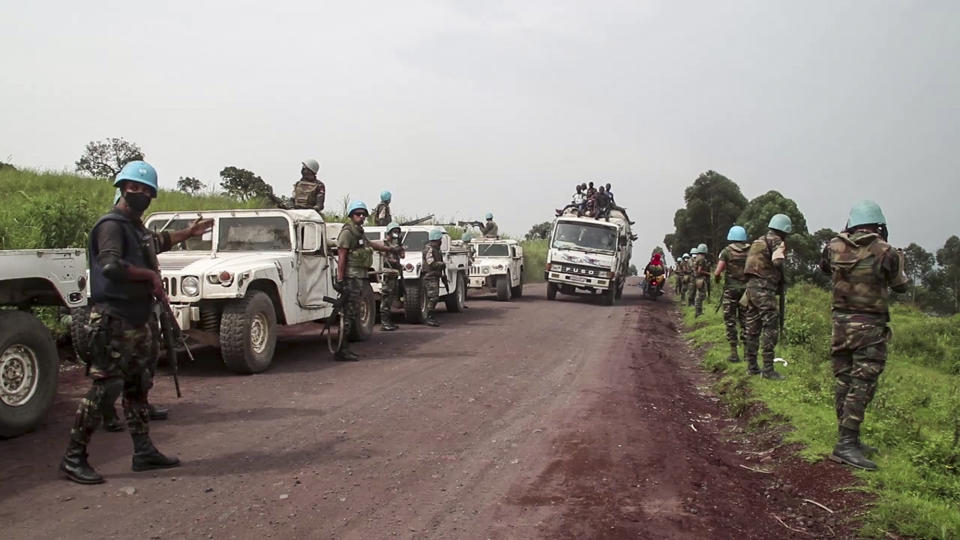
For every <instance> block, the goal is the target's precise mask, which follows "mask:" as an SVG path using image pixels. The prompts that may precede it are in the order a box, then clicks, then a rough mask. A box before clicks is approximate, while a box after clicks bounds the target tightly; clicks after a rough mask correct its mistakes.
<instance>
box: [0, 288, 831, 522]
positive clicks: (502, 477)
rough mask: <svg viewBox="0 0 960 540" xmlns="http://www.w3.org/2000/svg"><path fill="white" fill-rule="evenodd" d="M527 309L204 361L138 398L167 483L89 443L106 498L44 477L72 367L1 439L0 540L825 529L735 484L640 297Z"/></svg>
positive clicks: (712, 424)
mask: <svg viewBox="0 0 960 540" xmlns="http://www.w3.org/2000/svg"><path fill="white" fill-rule="evenodd" d="M525 290H526V296H525V297H524V298H522V299H517V300H515V301H513V302H511V303H499V302H495V301H493V300H487V299H472V300H471V302H470V303H469V306H470V309H469V310H468V311H467V312H466V313H464V314H453V313H451V314H447V313H444V312H442V311H441V313H440V318H441V322H442V323H443V326H442V327H441V328H439V329H430V328H426V327H420V326H417V327H412V326H407V325H403V326H401V330H400V331H398V332H395V333H393V334H382V333H380V332H379V331H378V332H377V333H376V334H375V337H374V339H373V340H372V341H370V342H368V343H364V344H361V345H359V346H358V347H357V350H358V352H360V353H361V354H362V355H363V360H362V361H361V362H358V363H346V364H344V363H337V362H334V361H332V359H331V357H330V355H329V354H328V353H327V352H326V350H325V348H323V346H322V345H321V344H320V343H319V342H318V341H317V340H316V335H315V330H316V329H315V328H299V329H297V332H294V333H293V335H291V336H288V337H287V338H286V339H284V340H283V341H282V343H281V345H280V346H279V347H278V357H277V359H276V360H275V364H274V367H273V368H272V369H271V370H270V371H269V372H267V373H264V374H260V375H255V376H249V377H240V376H234V375H229V374H227V373H225V372H224V370H223V369H222V367H221V366H219V365H218V364H217V360H216V357H215V356H214V355H213V354H211V353H206V354H202V355H200V359H199V361H198V363H197V364H194V365H189V366H186V368H185V370H184V371H185V373H184V374H183V375H182V380H181V385H182V387H183V389H184V394H185V395H184V398H183V399H181V400H179V401H177V400H176V399H175V398H174V396H173V389H172V383H171V382H170V380H169V378H167V377H162V378H160V379H159V380H158V383H157V387H156V388H155V390H154V392H153V393H152V399H153V401H154V402H156V403H159V404H163V405H169V406H170V407H171V418H170V420H168V421H166V422H155V423H153V424H152V425H151V427H152V429H153V436H154V440H155V442H156V443H157V446H158V447H159V448H160V449H161V450H163V451H165V452H168V453H173V454H177V455H178V456H179V457H180V458H181V459H182V460H183V461H184V464H183V466H182V467H180V468H178V469H172V470H169V471H162V472H156V473H133V472H131V471H130V454H131V443H130V438H129V436H128V435H127V434H126V433H105V432H99V433H97V434H96V436H95V437H94V441H93V443H92V445H91V447H90V454H91V463H92V464H93V465H94V466H95V467H96V468H97V469H98V470H99V471H100V472H102V473H103V474H104V475H105V476H106V477H107V479H108V482H107V483H106V484H103V485H100V486H93V487H85V486H79V485H76V484H73V483H70V482H68V481H66V480H63V479H61V478H59V477H58V474H57V463H58V460H59V458H60V456H61V453H62V451H63V449H64V447H65V445H66V441H67V434H68V431H69V428H70V424H71V422H72V416H73V412H74V410H75V408H76V402H77V399H78V397H79V396H80V395H81V394H82V393H83V392H84V391H85V390H86V383H85V382H84V381H83V379H82V376H81V375H82V374H81V373H79V372H78V371H76V370H74V371H72V372H70V373H68V374H66V375H65V377H64V378H65V381H64V382H63V384H61V393H60V395H59V396H58V402H57V404H56V406H55V408H54V410H53V413H52V414H51V415H50V418H49V420H48V421H47V423H46V424H45V425H43V426H41V428H40V429H39V430H38V431H36V432H34V433H32V434H29V435H26V436H23V437H20V438H18V439H14V440H9V441H0V455H2V456H3V457H2V463H0V530H2V531H3V533H4V534H3V536H4V538H10V539H14V538H17V539H19V538H57V537H65V536H68V535H69V537H70V538H130V537H137V538H262V537H276V538H386V537H406V538H537V537H543V538H557V537H569V538H591V537H593V538H618V537H623V538H708V537H712V538H727V537H746V538H764V537H781V538H782V537H790V536H791V535H793V534H797V536H798V537H804V536H805V535H801V534H799V533H793V532H791V531H790V530H789V529H788V528H786V525H787V524H789V525H790V526H791V527H793V528H796V529H797V530H801V529H800V528H804V529H806V530H808V531H812V532H813V533H815V534H826V533H827V529H830V525H829V524H826V523H821V522H820V521H817V520H816V519H813V518H811V519H810V521H807V522H805V521H803V520H804V519H806V518H805V516H807V515H811V516H815V515H816V513H817V512H821V511H820V510H819V509H815V508H811V509H807V508H806V507H805V506H804V504H803V503H802V502H801V499H802V498H803V497H805V496H809V495H807V493H808V492H809V490H814V489H815V488H814V487H809V488H803V487H798V486H796V485H791V484H790V482H792V480H791V479H790V478H785V477H782V476H778V475H776V474H772V475H771V474H765V473H763V472H755V471H751V470H747V469H745V468H743V467H741V465H746V466H750V467H752V468H754V469H757V470H761V471H762V469H760V468H759V467H761V466H762V465H759V466H758V463H757V462H753V463H751V462H750V461H749V458H747V457H744V456H747V455H748V454H745V453H744V452H746V451H749V450H756V451H762V450H766V448H767V447H756V448H754V447H752V445H753V444H754V443H752V442H751V441H749V440H746V439H745V438H744V436H743V435H742V433H741V430H740V429H739V427H738V426H737V424H736V422H734V421H731V420H726V419H724V418H723V412H722V411H721V409H720V407H719V406H718V404H717V400H716V398H714V397H712V396H711V395H710V394H709V393H708V392H706V389H705V387H706V385H707V384H708V381H707V379H706V378H705V376H704V374H702V373H701V372H700V371H699V369H697V368H696V360H695V358H694V357H693V356H692V355H691V354H690V353H689V351H688V350H687V348H686V345H685V343H684V342H683V340H682V336H681V335H680V333H679V332H678V331H677V324H678V323H677V319H676V314H675V311H674V308H673V307H672V305H671V304H670V303H669V302H668V301H665V300H661V301H660V302H647V301H642V300H640V299H639V298H638V293H637V288H636V287H629V288H628V291H627V292H626V295H625V297H624V299H623V302H622V303H621V304H619V305H617V306H615V307H612V308H610V307H603V306H601V305H599V304H595V303H591V302H589V301H584V300H581V299H574V298H570V297H563V296H561V297H560V298H561V300H559V301H556V302H548V301H546V300H545V299H544V288H543V287H542V286H537V285H529V286H527V287H526V289H525ZM738 437H739V440H740V442H737V439H738ZM809 468H812V467H809ZM788 473H789V471H788V472H785V473H784V474H788ZM790 474H792V475H793V476H794V477H797V478H807V477H809V475H810V471H809V470H807V469H803V468H802V467H801V469H798V470H796V471H793V472H792V473H790ZM805 490H806V491H805ZM818 496H819V497H821V498H823V497H824V496H825V495H823V494H822V493H821V494H819V495H818ZM821 502H823V501H821ZM827 503H829V504H833V505H836V504H839V503H838V502H837V501H832V502H831V501H827ZM775 517H776V518H778V519H783V520H784V524H783V525H782V524H780V523H778V521H777V520H776V519H774V518H775ZM830 532H833V529H830Z"/></svg>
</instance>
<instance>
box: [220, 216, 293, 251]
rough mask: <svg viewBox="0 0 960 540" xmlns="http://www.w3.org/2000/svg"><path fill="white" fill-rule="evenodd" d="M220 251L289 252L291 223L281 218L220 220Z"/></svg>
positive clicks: (233, 218)
mask: <svg viewBox="0 0 960 540" xmlns="http://www.w3.org/2000/svg"><path fill="white" fill-rule="evenodd" d="M218 249H219V250H220V251H289V250H290V223H289V222H288V221H287V220H286V219H285V218H282V217H280V216H271V217H230V218H220V235H219V244H218Z"/></svg>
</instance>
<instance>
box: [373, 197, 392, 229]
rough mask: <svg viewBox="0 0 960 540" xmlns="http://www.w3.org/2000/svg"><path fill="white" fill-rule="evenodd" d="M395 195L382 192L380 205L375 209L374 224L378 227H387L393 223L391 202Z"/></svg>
mask: <svg viewBox="0 0 960 540" xmlns="http://www.w3.org/2000/svg"><path fill="white" fill-rule="evenodd" d="M391 199H393V195H391V194H390V192H389V191H382V192H380V204H378V205H377V206H376V207H374V209H373V224H374V225H376V226H377V227H386V226H387V225H389V224H390V222H391V221H393V218H392V217H391V216H390V200H391Z"/></svg>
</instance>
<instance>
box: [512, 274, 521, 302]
mask: <svg viewBox="0 0 960 540" xmlns="http://www.w3.org/2000/svg"><path fill="white" fill-rule="evenodd" d="M510 294H512V295H513V297H514V298H522V297H523V268H521V269H520V283H517V286H516V287H513V288H512V289H511V291H510Z"/></svg>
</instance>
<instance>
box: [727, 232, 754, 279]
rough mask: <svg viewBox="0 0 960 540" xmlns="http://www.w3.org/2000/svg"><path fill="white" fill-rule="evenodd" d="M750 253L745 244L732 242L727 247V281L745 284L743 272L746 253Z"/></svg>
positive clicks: (745, 277)
mask: <svg viewBox="0 0 960 540" xmlns="http://www.w3.org/2000/svg"><path fill="white" fill-rule="evenodd" d="M749 251H750V244H748V243H746V242H734V243H732V244H730V245H729V246H727V248H726V252H727V256H726V269H725V272H726V277H727V280H728V281H736V282H740V283H746V281H747V276H746V275H744V273H743V271H744V268H745V267H746V265H747V253H748V252H749Z"/></svg>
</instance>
